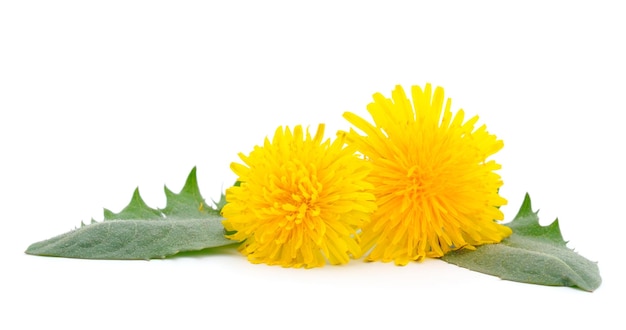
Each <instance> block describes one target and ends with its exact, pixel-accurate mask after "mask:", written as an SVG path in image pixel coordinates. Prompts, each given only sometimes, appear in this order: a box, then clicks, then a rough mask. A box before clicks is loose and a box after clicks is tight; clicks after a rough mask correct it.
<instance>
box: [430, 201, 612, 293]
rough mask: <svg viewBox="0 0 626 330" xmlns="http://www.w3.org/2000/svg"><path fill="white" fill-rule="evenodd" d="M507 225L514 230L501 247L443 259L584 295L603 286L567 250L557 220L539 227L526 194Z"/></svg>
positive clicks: (590, 267)
mask: <svg viewBox="0 0 626 330" xmlns="http://www.w3.org/2000/svg"><path fill="white" fill-rule="evenodd" d="M506 225H507V226H509V227H510V228H511V229H513V234H512V235H511V236H510V237H508V238H506V239H504V240H503V241H502V242H501V243H499V244H487V245H482V246H479V247H477V248H476V250H475V251H472V250H458V251H453V252H450V253H448V254H446V255H445V256H443V258H442V259H443V260H444V261H446V262H449V263H452V264H455V265H457V266H460V267H464V268H467V269H470V270H474V271H477V272H481V273H485V274H489V275H495V276H498V277H500V278H502V279H505V280H510V281H517V282H524V283H532V284H541V285H551V286H570V287H578V288H580V289H583V290H586V291H593V290H595V289H597V288H598V287H599V286H600V284H601V283H602V279H601V277H600V271H599V269H598V265H597V263H595V262H592V261H589V260H588V259H586V258H584V257H582V256H581V255H579V254H578V253H576V252H574V251H573V250H571V249H569V248H568V247H567V246H566V244H567V242H565V241H564V240H563V236H562V235H561V230H560V228H559V223H558V220H555V221H554V222H553V223H551V224H550V225H548V226H541V225H540V224H539V217H538V216H537V212H533V211H532V207H531V202H530V196H529V195H528V194H526V197H525V198H524V202H523V203H522V206H521V207H520V210H519V212H518V214H517V215H516V216H515V218H514V219H513V221H512V222H511V223H509V224H506Z"/></svg>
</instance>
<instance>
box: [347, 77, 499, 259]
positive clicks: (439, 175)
mask: <svg viewBox="0 0 626 330" xmlns="http://www.w3.org/2000/svg"><path fill="white" fill-rule="evenodd" d="M411 94H412V98H413V105H412V104H411V101H410V100H409V99H408V98H407V97H406V95H405V93H404V90H403V89H402V87H400V86H397V87H396V89H395V91H393V92H392V99H387V98H385V97H384V96H383V95H381V94H378V93H377V94H375V95H374V102H373V103H370V104H369V105H368V107H367V110H368V112H369V113H370V115H371V116H372V118H373V122H374V123H373V124H370V123H369V122H367V121H366V120H364V119H363V118H361V117H359V116H357V115H355V114H353V113H350V112H347V113H345V114H344V118H345V119H347V120H348V121H349V122H350V123H352V124H353V125H354V126H355V127H356V128H358V129H359V130H361V131H362V132H363V133H365V135H360V134H359V133H357V132H356V131H354V130H353V129H350V132H348V133H344V135H346V136H347V138H348V140H347V141H348V142H349V143H350V144H351V145H354V146H356V147H357V149H358V151H359V152H361V153H362V154H363V155H364V156H365V157H366V158H367V159H368V160H369V161H370V162H371V163H372V165H373V168H372V171H371V174H370V175H369V176H368V178H367V181H368V182H370V183H371V184H372V185H373V186H374V190H373V191H374V195H375V196H376V203H377V205H378V208H377V210H376V211H375V212H374V214H373V215H372V220H371V222H369V223H368V224H366V225H365V226H364V227H363V230H362V233H361V248H362V251H363V252H367V251H369V255H368V257H367V259H366V260H367V261H376V260H381V261H384V262H388V261H391V260H393V261H394V262H395V263H396V264H398V265H405V264H407V263H408V262H409V261H410V260H418V261H419V260H422V259H423V258H425V257H441V256H443V255H444V254H445V253H447V252H448V251H450V250H453V249H459V248H470V249H473V248H474V246H476V245H480V244H485V243H497V242H500V241H501V240H502V239H503V238H505V237H507V236H508V235H510V234H511V230H510V229H509V228H508V227H506V226H502V225H500V224H498V223H496V222H495V221H494V220H502V219H503V217H504V216H503V214H502V212H501V211H500V210H499V207H500V206H501V205H504V204H506V200H505V199H504V198H502V197H500V195H499V194H498V189H499V188H500V186H502V180H501V179H500V176H499V175H498V174H496V173H495V172H494V170H498V169H500V165H498V164H497V163H495V162H494V161H493V160H487V158H488V157H489V156H490V155H492V154H494V153H496V152H497V151H498V150H500V149H501V148H502V146H503V143H502V141H501V140H498V139H497V138H496V136H495V135H492V134H489V133H488V132H487V130H486V127H485V126H484V125H483V126H481V127H479V128H477V129H475V128H474V124H475V123H476V122H477V121H478V117H477V116H475V117H473V118H471V119H469V120H468V121H465V122H464V120H463V119H464V113H463V110H459V111H458V112H457V113H456V114H455V115H453V113H452V112H451V111H450V105H451V101H450V99H448V100H447V101H446V103H445V108H443V105H444V92H443V89H442V88H441V87H437V88H436V89H435V92H434V93H432V91H431V86H430V84H427V85H426V87H425V88H424V90H422V88H420V87H418V86H413V87H412V89H411Z"/></svg>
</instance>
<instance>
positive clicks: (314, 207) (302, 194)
mask: <svg viewBox="0 0 626 330" xmlns="http://www.w3.org/2000/svg"><path fill="white" fill-rule="evenodd" d="M290 165H292V166H288V167H291V169H290V180H289V182H283V183H286V184H287V187H285V188H286V189H284V191H285V192H286V193H287V194H288V196H285V197H286V198H285V199H283V201H284V202H283V204H282V209H283V210H284V211H287V214H286V215H285V218H286V219H287V220H288V221H289V223H291V225H289V224H288V225H287V227H286V229H291V228H292V227H293V224H295V225H299V224H301V223H302V222H303V221H306V220H307V219H312V218H315V217H318V216H319V215H320V213H321V208H320V206H319V205H318V200H319V197H320V196H319V195H320V191H321V190H322V184H321V183H320V182H319V181H318V178H317V170H316V168H315V166H314V165H309V166H304V165H303V164H301V163H292V164H290Z"/></svg>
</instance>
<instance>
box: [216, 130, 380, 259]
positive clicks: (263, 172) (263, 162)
mask: <svg viewBox="0 0 626 330" xmlns="http://www.w3.org/2000/svg"><path fill="white" fill-rule="evenodd" d="M323 136H324V125H323V124H322V125H320V126H319V127H318V130H317V133H316V134H315V136H314V137H311V135H310V134H309V132H308V129H307V131H306V134H305V133H303V129H302V127H301V126H296V127H295V128H294V129H293V132H292V131H291V130H290V129H289V127H287V128H285V129H283V128H282V127H279V128H278V129H277V130H276V132H275V134H274V137H273V139H272V141H270V140H269V139H268V138H266V139H265V143H264V144H263V146H256V147H255V148H254V150H253V151H252V152H251V153H250V154H249V155H248V156H245V155H243V154H239V157H240V158H241V160H243V163H244V164H239V163H232V164H231V169H232V170H233V171H234V172H235V174H237V175H238V177H239V178H238V181H239V182H240V186H234V187H231V188H229V189H227V191H226V200H227V204H226V206H224V208H223V210H222V215H223V216H224V218H225V220H224V221H223V224H224V227H225V228H226V230H228V231H236V233H234V234H232V235H229V236H228V237H229V238H230V239H233V240H237V241H243V242H242V244H241V246H240V248H239V250H240V251H241V252H242V253H243V254H244V255H247V256H248V260H250V261H251V262H253V263H266V264H270V265H281V266H283V267H302V266H304V267H306V268H311V267H317V266H323V265H324V264H326V260H328V261H329V262H330V263H331V264H345V263H347V262H348V261H349V259H350V256H356V255H360V254H361V249H360V246H359V243H358V233H357V231H358V229H359V228H361V226H362V225H363V224H364V223H365V222H366V221H369V216H370V214H371V213H372V212H373V210H374V209H375V208H376V204H375V202H374V195H373V194H372V193H371V192H370V190H371V188H372V186H371V184H369V183H367V182H365V178H366V176H367V174H368V173H369V171H370V169H371V166H370V164H369V163H368V162H366V161H365V160H363V159H362V158H360V157H358V156H356V155H355V149H354V148H353V147H346V145H345V143H344V139H343V138H341V137H340V138H337V139H336V140H335V141H334V142H332V143H331V141H330V139H328V140H326V141H324V142H322V139H323Z"/></svg>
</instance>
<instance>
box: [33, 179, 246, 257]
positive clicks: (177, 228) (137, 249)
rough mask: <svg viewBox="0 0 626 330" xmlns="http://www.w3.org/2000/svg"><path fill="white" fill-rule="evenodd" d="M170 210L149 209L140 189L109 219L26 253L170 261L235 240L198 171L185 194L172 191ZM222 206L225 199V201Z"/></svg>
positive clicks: (167, 191) (168, 192)
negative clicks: (208, 200) (205, 195)
mask: <svg viewBox="0 0 626 330" xmlns="http://www.w3.org/2000/svg"><path fill="white" fill-rule="evenodd" d="M164 189H165V195H166V197H167V204H166V207H165V208H164V209H162V210H158V209H153V208H151V207H149V206H148V205H147V204H146V203H145V202H144V201H143V199H142V198H141V195H140V194H139V190H138V189H136V190H135V192H134V193H133V196H132V198H131V201H130V203H129V204H128V206H126V207H125V208H124V209H123V210H122V211H120V212H119V213H114V212H111V211H109V210H107V209H105V210H104V221H102V222H95V221H94V220H93V219H91V224H85V223H83V222H82V221H81V226H80V227H79V228H77V229H75V230H73V231H70V232H68V233H65V234H62V235H59V236H56V237H53V238H51V239H48V240H45V241H41V242H37V243H34V244H32V245H31V246H29V247H28V249H26V253H28V254H34V255H41V256H55V257H67V258H82V259H152V258H165V257H167V256H171V255H174V254H176V253H178V252H181V251H195V250H202V249H206V248H211V247H217V246H224V245H229V244H233V243H235V242H233V241H231V240H229V239H227V238H225V237H224V227H223V226H222V220H223V218H222V217H220V215H219V214H220V210H221V207H222V206H223V205H220V204H217V208H213V207H211V206H208V205H207V204H206V202H205V201H204V199H203V198H202V195H201V194H200V189H199V188H198V182H197V179H196V168H195V167H194V168H193V169H192V170H191V173H190V174H189V176H188V177H187V181H186V182H185V186H184V187H183V188H182V190H181V191H180V193H178V194H176V193H173V192H172V191H171V190H170V189H168V188H167V187H165V188H164ZM220 202H221V201H220Z"/></svg>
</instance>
